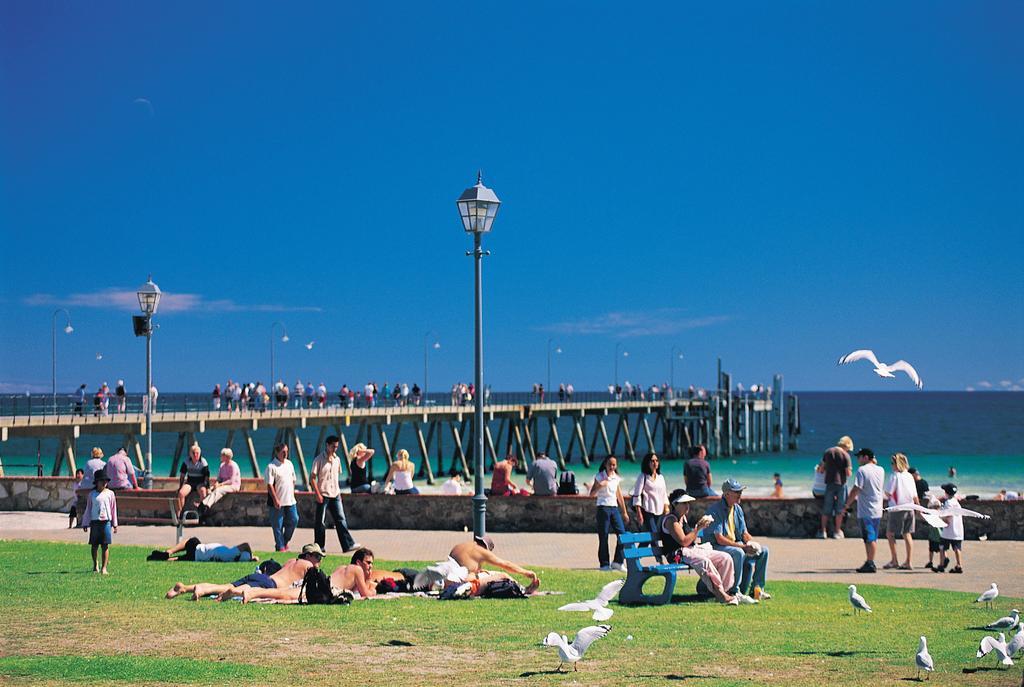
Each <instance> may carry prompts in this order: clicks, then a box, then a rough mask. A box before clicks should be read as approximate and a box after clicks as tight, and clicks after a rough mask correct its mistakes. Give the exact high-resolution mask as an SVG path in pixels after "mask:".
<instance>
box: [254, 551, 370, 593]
mask: <svg viewBox="0 0 1024 687" xmlns="http://www.w3.org/2000/svg"><path fill="white" fill-rule="evenodd" d="M330 579H331V591H332V592H333V593H334V594H335V595H337V594H339V593H341V592H344V591H349V592H353V593H356V594H358V595H359V596H360V597H361V598H364V599H365V598H367V597H370V596H376V595H377V590H376V589H375V588H374V584H373V582H372V579H373V551H370V550H369V549H359V550H357V551H356V552H355V553H353V554H352V562H351V563H349V564H348V565H342V566H340V567H339V568H338V569H337V570H335V571H334V572H333V573H331V578H330ZM301 591H302V589H301V585H295V586H292V587H288V588H280V587H279V588H277V589H258V588H255V587H252V588H249V589H246V590H244V591H243V592H242V603H249V602H250V601H255V600H263V599H271V600H274V601H277V602H278V603H298V602H299V594H300V592H301Z"/></svg>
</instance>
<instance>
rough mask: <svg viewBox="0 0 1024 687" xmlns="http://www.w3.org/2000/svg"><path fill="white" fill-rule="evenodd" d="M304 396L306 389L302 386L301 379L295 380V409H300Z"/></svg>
mask: <svg viewBox="0 0 1024 687" xmlns="http://www.w3.org/2000/svg"><path fill="white" fill-rule="evenodd" d="M305 395H306V387H304V386H303V385H302V380H301V379H296V380H295V394H294V398H295V408H296V409H299V408H302V401H303V396H305Z"/></svg>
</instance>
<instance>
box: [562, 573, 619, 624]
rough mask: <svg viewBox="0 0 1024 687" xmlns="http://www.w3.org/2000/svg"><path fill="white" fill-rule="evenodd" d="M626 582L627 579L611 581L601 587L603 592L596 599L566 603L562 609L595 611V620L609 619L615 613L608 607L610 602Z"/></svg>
mask: <svg viewBox="0 0 1024 687" xmlns="http://www.w3.org/2000/svg"><path fill="white" fill-rule="evenodd" d="M624 584H626V581H625V580H615V581H613V582H609V583H608V584H606V585H605V586H604V587H602V588H601V593H600V594H598V595H597V598H596V599H591V600H590V601H579V602H577V603H572V604H566V605H564V606H562V607H560V608H559V609H558V610H560V611H593V612H594V616H593V617H594V620H608V619H609V618H611V617H612V615H613V614H614V613H615V611H613V610H612V609H610V608H608V602H609V601H611V600H612V599H614V598H615V595H616V594H618V593H619V590H620V589H622V585H624Z"/></svg>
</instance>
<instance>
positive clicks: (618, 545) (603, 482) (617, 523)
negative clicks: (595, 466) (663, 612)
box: [590, 456, 629, 572]
mask: <svg viewBox="0 0 1024 687" xmlns="http://www.w3.org/2000/svg"><path fill="white" fill-rule="evenodd" d="M621 481H622V477H620V476H619V460H618V458H616V457H615V456H608V457H607V458H605V459H604V462H603V463H601V470H600V472H598V473H597V476H595V477H594V483H593V484H592V485H591V487H590V495H591V496H597V541H598V544H597V559H598V561H599V562H600V564H601V570H615V571H617V572H626V566H625V564H624V563H623V561H624V557H623V555H622V542H621V541H619V537H618V535H620V534H623V533H624V532H625V531H626V525H625V523H628V522H629V511H627V510H626V502H625V500H624V499H623V498H622V490H621V489H619V483H620V482H621ZM623 521H625V523H624V522H623ZM611 532H614V533H615V564H614V565H609V564H608V563H609V561H608V534H609V533H611Z"/></svg>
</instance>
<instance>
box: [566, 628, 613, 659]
mask: <svg viewBox="0 0 1024 687" xmlns="http://www.w3.org/2000/svg"><path fill="white" fill-rule="evenodd" d="M611 629H612V628H611V625H591V626H590V627H585V628H583V629H582V630H580V631H579V632H577V633H576V637H575V638H574V639H573V640H572V647H573V648H574V649H576V651H577V652H579V655H580V656H583V654H584V653H586V651H587V647H589V646H590V645H591V644H593V643H594V642H595V641H597V640H598V639H601V637H604V636H606V635H607V634H608V633H609V632H611Z"/></svg>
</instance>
